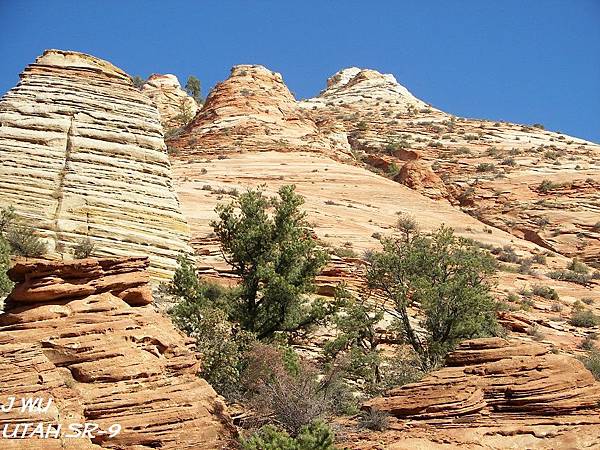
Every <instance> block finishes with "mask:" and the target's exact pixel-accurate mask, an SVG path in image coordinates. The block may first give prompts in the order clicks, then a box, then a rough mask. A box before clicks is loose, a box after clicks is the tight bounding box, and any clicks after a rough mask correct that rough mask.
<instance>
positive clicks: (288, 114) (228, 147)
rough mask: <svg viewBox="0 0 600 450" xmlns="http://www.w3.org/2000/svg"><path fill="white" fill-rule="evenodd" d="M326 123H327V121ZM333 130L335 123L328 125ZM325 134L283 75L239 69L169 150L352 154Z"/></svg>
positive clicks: (337, 137)
mask: <svg viewBox="0 0 600 450" xmlns="http://www.w3.org/2000/svg"><path fill="white" fill-rule="evenodd" d="M325 122H327V121H325ZM330 125H331V124H330ZM322 128H323V129H321V128H320V127H319V126H317V124H316V123H315V121H313V119H312V118H311V117H310V116H309V114H307V112H306V111H305V110H303V109H302V108H300V107H299V105H298V103H297V102H296V99H295V98H294V96H293V95H292V93H291V92H290V90H289V89H288V88H287V86H286V85H285V84H284V82H283V79H282V77H281V75H280V74H279V73H276V72H272V71H270V70H268V69H267V68H265V67H263V66H259V65H239V66H235V67H233V68H232V69H231V74H230V76H229V78H227V79H226V80H225V81H223V82H221V83H219V84H217V85H216V86H215V88H214V89H213V90H212V91H211V93H210V95H209V96H208V98H207V100H206V103H205V104H204V106H203V108H202V109H201V110H200V112H199V113H198V114H197V116H196V117H195V119H194V120H193V121H192V123H190V124H189V125H188V126H187V127H186V129H185V131H184V132H183V134H182V135H180V136H178V137H177V138H174V139H172V140H169V145H170V146H173V147H176V148H179V149H183V150H184V151H183V152H181V153H182V154H186V155H189V154H190V153H192V152H193V153H196V152H199V153H206V154H210V153H227V152H236V151H241V150H257V151H265V150H278V151H294V150H307V151H319V152H329V153H333V152H341V153H344V152H348V151H349V145H348V142H347V140H346V139H345V134H343V132H342V133H340V131H341V130H340V129H338V128H336V127H335V126H329V127H328V126H326V124H323V127H322Z"/></svg>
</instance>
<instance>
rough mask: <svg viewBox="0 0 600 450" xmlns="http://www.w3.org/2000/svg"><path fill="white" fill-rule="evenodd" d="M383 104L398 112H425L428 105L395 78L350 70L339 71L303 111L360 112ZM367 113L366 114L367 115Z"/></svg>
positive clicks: (310, 100)
mask: <svg viewBox="0 0 600 450" xmlns="http://www.w3.org/2000/svg"><path fill="white" fill-rule="evenodd" d="M380 102H383V103H385V104H389V105H391V106H393V107H394V108H395V109H396V110H398V111H408V110H412V109H416V108H426V107H427V104H426V103H425V102H423V101H422V100H419V99H418V98H416V97H415V96H414V95H412V94H411V93H410V92H409V91H408V89H406V88H405V87H404V86H402V85H400V84H399V83H398V82H397V81H396V78H395V77H394V76H393V75H392V74H382V73H379V72H377V71H376V70H371V69H359V68H358V67H350V68H347V69H343V70H340V71H339V72H337V73H336V74H335V75H333V76H331V77H330V78H329V79H328V80H327V88H326V89H325V90H324V91H322V92H321V93H320V94H319V96H318V97H315V98H312V99H308V100H305V101H303V102H301V106H302V107H304V108H310V109H317V108H320V107H325V106H333V105H336V106H342V105H343V106H344V107H345V106H348V105H354V106H357V107H359V108H367V109H369V107H373V106H375V107H377V106H378V105H379V103H380ZM365 112H366V111H365Z"/></svg>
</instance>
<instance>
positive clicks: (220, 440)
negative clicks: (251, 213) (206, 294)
mask: <svg viewBox="0 0 600 450" xmlns="http://www.w3.org/2000/svg"><path fill="white" fill-rule="evenodd" d="M148 264H149V261H148V260H147V259H144V258H126V257H123V258H116V259H85V260H75V261H70V262H65V263H62V262H56V261H47V260H35V259H34V260H25V261H21V262H18V263H17V264H16V265H15V266H14V267H13V268H12V269H11V270H10V271H9V275H10V277H11V279H12V280H13V281H15V282H16V283H17V285H16V286H15V289H14V290H13V292H12V293H11V294H10V296H9V302H8V303H9V305H8V308H7V310H6V311H5V312H4V313H3V314H0V379H2V380H3V382H2V384H1V385H0V403H2V404H8V401H9V397H10V396H16V397H17V398H21V397H42V398H43V399H44V404H46V402H47V400H48V399H49V398H52V404H51V407H50V408H49V410H48V411H47V412H46V413H24V412H21V411H20V409H17V408H14V409H13V410H12V411H10V412H9V413H3V416H2V421H3V422H4V423H9V424H11V426H13V427H14V426H15V424H17V423H24V422H34V423H39V422H41V423H44V426H45V427H47V426H50V425H52V426H54V427H57V426H58V425H60V426H62V428H63V432H65V433H66V432H68V429H67V426H68V425H69V424H71V423H81V424H83V423H95V424H98V425H99V427H100V428H99V430H101V431H107V429H108V427H110V426H111V425H113V424H120V425H121V426H122V431H121V432H120V433H119V434H118V435H117V436H115V437H113V438H109V437H108V436H107V435H103V434H99V433H98V432H95V433H94V435H95V436H96V437H95V438H93V439H89V438H85V439H84V438H77V439H74V438H63V439H46V440H44V441H43V442H44V449H78V450H79V449H101V448H123V449H124V448H127V449H138V450H142V449H150V448H158V447H160V448H162V449H198V448H207V449H208V448H210V449H218V448H231V439H232V437H233V433H234V432H233V427H232V425H231V421H230V419H229V417H228V415H227V411H226V408H225V405H224V404H223V402H222V400H221V399H220V397H218V396H217V394H216V393H215V392H214V390H213V389H212V388H211V387H210V386H209V385H208V384H207V383H206V381H204V380H203V379H201V378H198V377H197V372H198V369H199V361H198V360H197V358H196V356H195V353H194V352H193V351H192V349H191V341H190V340H189V339H188V338H185V337H184V336H183V335H182V334H181V333H180V332H178V331H176V330H175V329H174V328H173V325H172V323H171V321H170V320H169V319H168V318H166V317H164V316H162V315H160V314H159V313H157V312H156V311H155V310H154V309H153V307H152V305H145V306H137V305H140V303H147V300H150V299H149V298H145V300H144V301H143V302H140V301H139V298H140V297H144V295H145V294H143V295H140V294H141V293H145V292H147V291H146V290H147V289H148V286H147V284H146V282H145V280H147V278H148V275H147V274H146V273H145V270H146V268H147V267H148ZM11 431H12V428H11V429H10V431H9V433H10V432H11ZM0 442H1V444H0V446H1V447H2V448H3V449H9V450H10V449H24V448H25V449H27V448H29V449H38V448H40V447H39V444H40V442H41V441H40V440H39V439H35V438H31V439H2V440H1V441H0Z"/></svg>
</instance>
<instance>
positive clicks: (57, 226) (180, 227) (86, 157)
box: [0, 50, 189, 278]
mask: <svg viewBox="0 0 600 450" xmlns="http://www.w3.org/2000/svg"><path fill="white" fill-rule="evenodd" d="M0 125H1V126H0V206H7V205H13V206H14V207H15V208H16V210H17V212H18V213H19V214H21V215H23V216H24V217H25V218H26V219H29V221H30V222H31V223H32V224H33V225H34V226H35V228H36V229H37V230H38V231H39V232H40V234H41V235H42V236H43V238H45V239H46V240H47V242H48V243H49V244H50V245H49V248H50V255H55V256H56V255H58V256H64V255H69V253H70V252H71V249H72V248H73V246H74V245H75V244H76V242H77V241H78V240H80V239H82V238H83V237H89V238H91V239H92V241H93V242H94V244H95V245H96V252H97V255H98V256H121V255H140V256H142V255H148V256H149V257H150V272H151V275H152V276H153V277H158V278H161V277H165V276H168V275H169V274H170V273H172V271H173V269H174V268H175V266H176V261H175V260H176V255H177V254H178V252H180V251H188V250H189V247H188V246H187V239H188V226H187V224H186V221H185V219H184V217H183V216H182V215H181V212H180V210H179V202H178V200H177V197H176V195H175V193H174V191H173V187H172V179H171V167H170V163H169V159H168V156H167V153H166V146H165V143H164V141H163V135H162V127H161V124H160V121H159V115H158V111H157V110H156V107H155V106H154V105H153V104H152V102H151V101H150V100H149V99H148V98H147V97H146V96H145V95H143V94H142V93H140V92H139V91H138V90H137V89H135V88H134V87H133V85H132V82H131V80H130V78H129V76H128V75H127V74H125V73H124V72H123V71H122V70H120V69H118V68H117V67H115V66H113V65H112V64H110V63H108V62H106V61H103V60H101V59H98V58H95V57H93V56H89V55H85V54H82V53H76V52H68V51H60V50H47V51H46V52H45V53H44V54H43V55H42V56H40V57H39V58H37V59H36V61H35V63H34V64H31V65H30V66H28V67H27V68H26V69H25V71H24V72H23V73H22V74H21V81H20V82H19V84H18V85H17V86H16V87H15V88H13V89H11V90H10V91H9V92H8V93H6V95H5V96H4V97H3V98H2V99H1V100H0Z"/></svg>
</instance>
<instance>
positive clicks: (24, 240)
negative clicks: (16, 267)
mask: <svg viewBox="0 0 600 450" xmlns="http://www.w3.org/2000/svg"><path fill="white" fill-rule="evenodd" d="M6 240H7V242H8V243H9V244H10V247H11V248H12V251H13V253H14V254H16V255H19V256H26V257H29V258H37V257H40V256H42V255H44V254H45V253H46V251H47V247H46V243H45V242H44V241H42V240H41V239H40V238H39V237H38V236H37V234H36V232H35V230H34V229H33V228H32V227H30V226H28V225H24V224H18V225H13V226H11V227H10V228H9V230H8V232H7V233H6Z"/></svg>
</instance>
